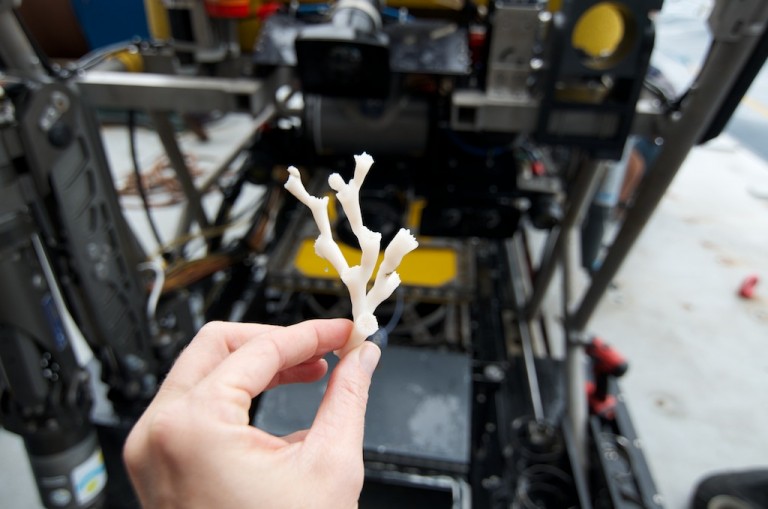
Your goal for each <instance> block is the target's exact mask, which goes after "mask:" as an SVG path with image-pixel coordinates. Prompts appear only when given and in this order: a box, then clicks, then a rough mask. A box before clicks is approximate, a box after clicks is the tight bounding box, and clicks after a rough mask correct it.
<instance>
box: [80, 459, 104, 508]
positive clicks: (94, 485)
mask: <svg viewBox="0 0 768 509" xmlns="http://www.w3.org/2000/svg"><path fill="white" fill-rule="evenodd" d="M106 485H107V469H106V467H105V466H104V455H103V454H102V453H101V449H97V450H96V451H94V452H93V454H91V456H90V457H89V458H88V459H87V460H85V461H84V462H82V463H81V464H80V465H78V466H77V467H75V468H74V469H72V486H73V487H74V489H75V499H76V500H77V503H78V504H86V503H88V502H90V501H91V500H93V499H94V498H96V496H97V495H98V494H99V493H101V492H102V490H103V489H104V486H106Z"/></svg>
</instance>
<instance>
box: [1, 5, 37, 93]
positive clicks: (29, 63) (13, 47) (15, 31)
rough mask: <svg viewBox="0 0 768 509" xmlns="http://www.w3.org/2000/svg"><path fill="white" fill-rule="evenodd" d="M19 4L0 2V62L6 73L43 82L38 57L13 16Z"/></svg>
mask: <svg viewBox="0 0 768 509" xmlns="http://www.w3.org/2000/svg"><path fill="white" fill-rule="evenodd" d="M19 4H20V2H14V1H9V0H0V60H2V61H3V62H5V67H6V70H7V71H12V72H13V73H14V74H18V75H21V76H23V77H25V78H34V79H37V80H40V81H45V79H46V78H47V74H46V72H45V69H44V68H43V66H42V64H41V63H40V57H39V56H38V55H37V53H36V52H35V50H34V48H33V47H32V45H31V44H30V42H29V39H27V35H26V33H24V29H23V28H22V26H21V24H20V23H19V20H18V19H17V18H16V15H15V14H14V11H13V8H14V7H18V5H19Z"/></svg>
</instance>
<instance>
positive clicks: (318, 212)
mask: <svg viewBox="0 0 768 509" xmlns="http://www.w3.org/2000/svg"><path fill="white" fill-rule="evenodd" d="M371 165H373V158H372V157H371V156H369V155H368V154H366V153H363V154H361V155H358V156H355V173H354V176H353V177H352V178H351V179H350V180H349V182H344V179H343V178H341V175H339V174H338V173H334V174H332V175H331V176H330V177H328V184H329V185H330V186H331V189H333V190H334V191H336V198H337V199H338V201H339V203H341V207H342V208H343V209H344V212H345V213H346V215H347V219H348V220H349V224H350V226H351V227H352V232H353V233H354V234H355V236H356V237H357V240H358V242H359V243H360V249H361V250H362V258H361V260H360V265H355V266H353V267H350V266H349V264H348V263H347V260H346V259H345V258H344V255H343V254H342V253H341V249H340V248H339V246H338V244H336V242H335V241H334V240H333V234H332V232H331V221H330V219H329V218H328V197H327V196H324V197H323V198H318V197H316V196H312V195H311V194H309V192H307V190H306V188H305V187H304V184H303V183H302V182H301V175H300V174H299V170H297V169H296V168H295V167H293V166H291V167H290V168H288V173H289V174H290V175H289V177H288V181H287V182H286V183H285V188H286V189H287V190H288V191H289V192H290V193H291V194H292V195H294V196H295V197H296V198H297V199H298V200H299V201H300V202H302V203H303V204H304V205H306V206H307V207H309V209H310V210H311V211H312V217H314V219H315V223H317V227H318V229H319V230H320V235H319V236H318V237H317V240H316V241H315V253H316V254H317V255H318V256H320V257H321V258H324V259H325V260H328V262H330V264H331V265H333V267H334V268H335V269H336V272H338V273H339V275H340V276H341V281H342V282H343V283H344V285H346V287H347V289H348V290H349V297H350V300H351V301H352V318H353V320H354V323H355V326H354V328H353V329H352V335H351V336H350V337H349V339H348V340H347V342H346V344H345V345H344V347H343V348H342V349H341V350H339V351H338V352H336V353H337V354H338V355H339V356H340V357H343V356H344V355H345V354H346V353H347V352H349V351H351V350H353V349H354V348H355V347H357V346H358V345H360V344H361V343H362V342H363V341H365V339H366V338H367V337H368V336H370V335H371V334H373V333H374V332H376V331H377V330H378V328H379V324H378V321H377V320H376V317H375V316H374V314H373V312H374V311H375V310H376V307H377V306H378V305H379V304H381V303H382V302H384V301H385V300H386V299H387V298H388V297H389V296H390V295H392V292H394V291H395V289H396V288H397V287H398V286H399V285H400V276H399V275H398V273H397V272H396V271H395V269H397V267H398V266H399V265H400V262H401V261H402V260H403V257H404V256H405V255H406V254H408V253H410V252H411V251H413V250H414V249H416V247H417V246H418V245H419V243H418V242H417V241H416V238H414V236H413V235H411V232H410V231H409V230H406V229H405V228H401V229H400V231H399V232H397V235H395V237H394V238H393V239H392V241H391V242H390V243H389V245H388V246H387V248H386V249H385V250H384V259H383V260H382V262H381V265H380V266H379V270H378V271H377V272H376V278H375V279H374V282H373V286H372V287H371V289H370V291H366V290H367V289H368V281H370V279H371V277H372V276H373V270H374V268H375V267H376V261H377V260H378V258H379V251H380V249H381V233H378V232H373V231H371V230H369V229H368V228H366V226H365V225H364V224H363V215H362V213H361V211H360V187H362V185H363V181H364V180H365V177H366V175H368V171H369V170H370V169H371Z"/></svg>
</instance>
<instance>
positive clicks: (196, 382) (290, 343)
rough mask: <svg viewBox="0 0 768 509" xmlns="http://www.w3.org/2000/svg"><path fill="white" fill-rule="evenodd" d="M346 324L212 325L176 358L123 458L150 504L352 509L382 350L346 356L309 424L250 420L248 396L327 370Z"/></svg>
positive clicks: (367, 347) (190, 508)
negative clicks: (281, 428) (270, 427)
mask: <svg viewBox="0 0 768 509" xmlns="http://www.w3.org/2000/svg"><path fill="white" fill-rule="evenodd" d="M351 329H352V323H351V322H350V321H349V320H342V319H336V320H312V321H307V322H302V323H299V324H297V325H293V326H290V327H276V326H269V325H258V324H236V323H223V322H215V323H210V324H208V325H206V326H205V327H203V329H202V330H201V331H200V332H199V333H198V334H197V336H196V337H195V339H194V340H193V341H192V342H191V343H190V345H189V347H187V348H186V349H185V350H184V352H182V354H181V355H180V356H179V359H178V360H177V361H176V363H175V365H174V366H173V368H172V369H171V371H170V372H169V373H168V376H167V378H166V380H165V382H164V383H163V384H162V386H161V388H160V390H159V391H158V393H157V395H156V396H155V399H154V400H153V401H152V403H151V404H150V406H149V408H147V410H146V412H145V413H144V415H142V417H141V418H140V419H139V421H138V423H137V424H136V426H135V427H134V428H133V430H132V431H131V433H130V435H129V437H128V440H127V441H126V444H125V449H124V457H125V462H126V466H127V468H128V473H129V475H130V477H131V479H132V481H133V484H134V487H135V488H136V491H137V494H138V496H139V499H140V500H141V502H142V505H143V506H144V507H145V508H152V509H155V508H163V509H165V508H185V509H195V508H206V509H211V508H216V509H228V508H237V509H242V508H247V507H256V508H281V509H282V508H302V509H304V508H331V507H332V508H334V509H336V508H353V507H356V506H357V501H358V498H359V496H360V491H361V489H362V486H363V476H364V472H363V455H362V450H363V424H364V419H365V408H366V403H367V399H368V388H369V385H370V380H371V375H372V373H373V371H374V369H375V367H376V365H377V363H378V360H379V357H380V355H381V351H380V350H379V348H378V347H377V346H376V345H374V344H372V343H371V342H369V341H368V342H366V343H364V344H363V345H361V346H360V347H359V348H357V349H355V350H353V351H351V352H350V353H348V354H347V355H346V356H344V358H343V359H341V360H340V361H339V363H338V365H337V367H336V369H335V370H334V371H333V373H332V376H331V378H330V381H329V383H328V388H327V390H326V393H325V396H324V397H323V400H322V403H321V404H320V408H319V409H318V412H317V416H316V417H315V420H314V423H313V424H312V427H311V428H310V429H309V430H303V431H298V432H296V433H294V434H292V435H289V436H285V437H276V436H273V435H270V434H268V433H266V432H264V431H262V430H260V429H258V428H255V427H253V426H251V425H250V423H249V417H248V411H249V408H250V406H251V400H252V399H253V398H254V397H255V396H256V395H258V394H259V393H261V392H263V391H264V390H266V389H269V388H271V387H274V386H277V385H280V384H285V383H296V382H311V381H315V380H319V379H320V378H322V377H323V376H324V375H325V373H326V371H327V369H328V364H327V363H326V361H325V360H323V359H322V356H323V355H324V354H325V353H327V352H330V351H332V350H337V349H339V348H341V347H342V346H343V345H344V342H345V341H346V340H347V338H348V337H349V334H350V332H351Z"/></svg>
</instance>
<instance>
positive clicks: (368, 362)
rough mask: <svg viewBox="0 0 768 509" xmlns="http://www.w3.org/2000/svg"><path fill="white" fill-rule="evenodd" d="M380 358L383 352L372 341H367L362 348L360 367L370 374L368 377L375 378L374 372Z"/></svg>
mask: <svg viewBox="0 0 768 509" xmlns="http://www.w3.org/2000/svg"><path fill="white" fill-rule="evenodd" d="M380 358H381V350H380V349H379V347H378V346H376V345H374V344H373V343H371V342H370V341H366V342H365V343H363V344H362V346H361V347H360V367H362V368H363V371H365V372H366V373H368V376H373V372H374V371H375V370H376V366H378V364H379V359H380Z"/></svg>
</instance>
